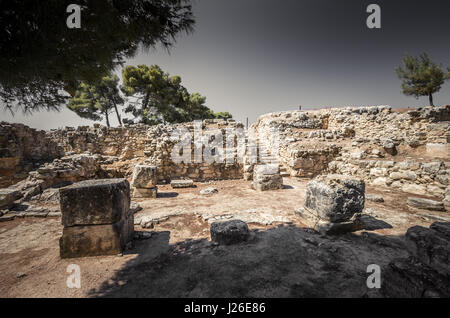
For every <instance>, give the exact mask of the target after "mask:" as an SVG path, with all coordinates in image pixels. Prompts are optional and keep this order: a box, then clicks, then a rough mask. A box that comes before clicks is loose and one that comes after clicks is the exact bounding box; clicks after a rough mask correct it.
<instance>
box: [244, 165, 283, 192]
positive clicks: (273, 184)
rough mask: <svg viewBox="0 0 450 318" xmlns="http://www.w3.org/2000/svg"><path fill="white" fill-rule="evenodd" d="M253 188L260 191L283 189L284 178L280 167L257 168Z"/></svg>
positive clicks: (259, 166)
mask: <svg viewBox="0 0 450 318" xmlns="http://www.w3.org/2000/svg"><path fill="white" fill-rule="evenodd" d="M252 186H253V188H254V189H255V190H258V191H267V190H277V189H283V178H282V177H281V174H280V168H279V167H278V165H271V164H267V165H258V166H255V167H254V171H253V183H252Z"/></svg>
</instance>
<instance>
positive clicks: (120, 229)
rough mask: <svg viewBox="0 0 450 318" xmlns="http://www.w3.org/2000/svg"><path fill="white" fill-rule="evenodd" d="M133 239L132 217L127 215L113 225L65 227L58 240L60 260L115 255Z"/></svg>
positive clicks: (130, 214)
mask: <svg viewBox="0 0 450 318" xmlns="http://www.w3.org/2000/svg"><path fill="white" fill-rule="evenodd" d="M133 238H134V217H133V214H132V213H129V214H128V215H127V216H126V217H125V218H123V219H122V220H120V221H118V222H116V223H114V224H102V225H84V226H71V227H65V228H64V230H63V235H62V237H61V238H60V243H59V244H60V255H61V258H72V257H86V256H98V255H116V254H119V253H121V252H122V251H123V250H124V249H125V247H126V245H127V243H128V242H129V241H130V240H132V239H133Z"/></svg>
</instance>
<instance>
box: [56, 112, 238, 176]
mask: <svg viewBox="0 0 450 318" xmlns="http://www.w3.org/2000/svg"><path fill="white" fill-rule="evenodd" d="M202 126H203V129H204V131H203V133H205V132H206V131H208V130H220V131H221V133H222V135H223V136H224V137H225V135H226V134H225V132H226V129H227V128H241V129H242V128H243V127H242V124H239V123H235V122H234V121H233V120H229V121H224V120H205V121H203V122H202ZM176 130H179V131H186V130H187V131H189V132H190V134H191V136H192V140H194V124H193V123H183V124H175V125H156V126H145V125H132V126H127V127H118V128H107V127H104V126H100V125H98V124H96V125H94V127H86V126H82V127H78V128H76V129H75V128H69V127H68V128H65V129H61V130H55V131H52V132H49V134H50V135H51V136H52V138H54V139H55V140H56V141H57V142H58V143H59V144H60V145H61V146H62V147H63V148H64V150H65V151H66V153H78V154H80V153H85V152H90V153H92V154H99V155H103V156H115V157H118V159H120V160H121V161H131V162H130V164H129V165H127V166H126V167H125V168H124V170H125V171H123V175H124V176H127V177H129V176H130V175H131V171H132V169H133V167H134V165H136V164H138V163H144V162H145V163H146V164H151V165H155V166H157V175H158V180H159V181H164V182H168V181H170V180H171V179H176V178H190V179H193V180H195V181H201V180H216V179H237V178H241V177H242V164H241V163H240V162H239V160H238V159H237V158H235V159H234V160H233V162H228V163H226V162H223V163H222V162H205V161H204V160H202V162H201V163H195V162H194V147H195V145H193V144H191V153H192V155H191V162H190V163H185V162H181V163H177V162H174V161H173V160H172V150H173V148H174V146H175V145H176V144H177V143H178V142H179V141H180V139H179V138H174V131H176ZM175 136H176V135H175ZM223 149H224V151H226V140H225V139H224V143H223Z"/></svg>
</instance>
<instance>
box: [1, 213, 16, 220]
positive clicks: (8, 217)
mask: <svg viewBox="0 0 450 318" xmlns="http://www.w3.org/2000/svg"><path fill="white" fill-rule="evenodd" d="M15 217H16V216H15V215H11V214H7V215H3V216H1V217H0V222H7V221H12V220H14V218H15Z"/></svg>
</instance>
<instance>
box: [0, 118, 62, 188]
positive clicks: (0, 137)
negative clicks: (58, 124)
mask: <svg viewBox="0 0 450 318" xmlns="http://www.w3.org/2000/svg"><path fill="white" fill-rule="evenodd" d="M63 153H64V152H63V149H62V148H61V147H60V146H59V145H58V143H57V142H55V141H54V140H53V139H52V138H50V137H49V136H48V135H47V132H45V131H42V130H36V129H33V128H30V127H28V126H25V125H22V124H10V123H6V122H1V123H0V188H4V187H7V186H9V185H11V184H14V183H16V182H19V181H20V180H23V179H25V178H26V177H27V176H28V172H30V171H32V170H34V169H36V168H37V167H39V166H40V165H41V164H42V163H44V162H48V161H52V160H53V159H55V158H59V157H61V156H62V155H63Z"/></svg>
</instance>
